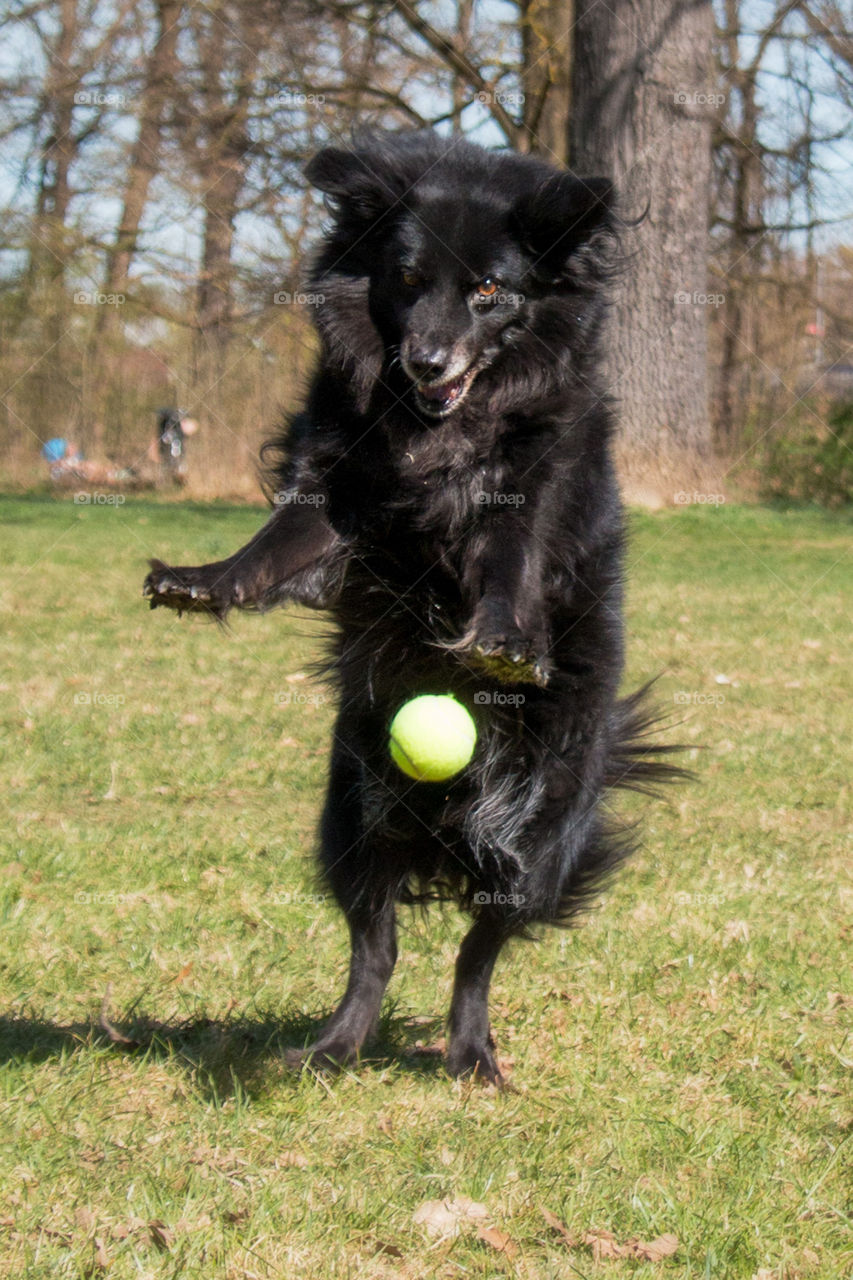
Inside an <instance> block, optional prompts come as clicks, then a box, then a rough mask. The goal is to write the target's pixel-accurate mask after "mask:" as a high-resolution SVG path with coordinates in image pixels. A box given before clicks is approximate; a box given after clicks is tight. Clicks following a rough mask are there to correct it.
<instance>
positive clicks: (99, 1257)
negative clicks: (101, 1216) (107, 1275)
mask: <svg viewBox="0 0 853 1280" xmlns="http://www.w3.org/2000/svg"><path fill="white" fill-rule="evenodd" d="M94 1265H95V1266H96V1267H97V1268H98V1270H99V1271H108V1270H109V1268H110V1265H111V1263H110V1256H109V1254H108V1253H107V1251H106V1249H105V1247H104V1242H103V1240H102V1239H101V1238H100V1236H95V1263H94Z"/></svg>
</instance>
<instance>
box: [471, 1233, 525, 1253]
mask: <svg viewBox="0 0 853 1280" xmlns="http://www.w3.org/2000/svg"><path fill="white" fill-rule="evenodd" d="M477 1235H478V1237H479V1238H480V1240H485V1242H486V1244H490V1245H491V1246H492V1248H493V1249H497V1251H498V1253H503V1254H506V1256H507V1257H508V1258H514V1257H515V1255H516V1254H517V1253H518V1245H517V1244H516V1243H515V1241H514V1240H512V1239H511V1238H510V1237H509V1236H508V1235H507V1233H506V1232H505V1231H498V1229H497V1227H479V1228H478V1229H477Z"/></svg>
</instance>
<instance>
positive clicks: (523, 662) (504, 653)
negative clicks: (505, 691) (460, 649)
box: [466, 634, 550, 688]
mask: <svg viewBox="0 0 853 1280" xmlns="http://www.w3.org/2000/svg"><path fill="white" fill-rule="evenodd" d="M466 660H467V661H468V662H469V663H471V665H473V666H474V667H476V668H477V670H479V671H482V672H483V674H484V675H487V676H489V677H490V678H491V679H492V680H497V681H499V682H500V683H501V684H536V685H539V687H540V688H544V687H545V685H547V683H548V680H549V678H550V671H549V669H548V665H547V662H546V660H545V659H544V658H542V657H540V656H539V655H538V654H537V651H536V646H535V645H533V644H530V643H528V642H526V641H525V640H524V639H523V638H522V637H521V635H519V634H515V635H510V636H507V637H497V638H495V637H488V638H486V639H480V638H477V639H476V640H475V641H474V643H473V645H472V646H471V647H470V648H469V650H468V651H467V654H466Z"/></svg>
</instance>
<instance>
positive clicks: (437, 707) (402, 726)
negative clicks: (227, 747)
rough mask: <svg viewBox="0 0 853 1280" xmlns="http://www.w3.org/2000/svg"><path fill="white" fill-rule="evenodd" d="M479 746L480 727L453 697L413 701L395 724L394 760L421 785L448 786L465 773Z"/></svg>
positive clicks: (392, 735)
mask: <svg viewBox="0 0 853 1280" xmlns="http://www.w3.org/2000/svg"><path fill="white" fill-rule="evenodd" d="M476 745H477V726H476V725H475V724H474V721H473V719H472V718H471V715H470V713H469V712H468V711H466V710H465V708H464V707H463V706H462V704H461V702H457V701H456V699H455V698H453V697H451V696H450V694H449V693H445V694H432V693H424V694H421V696H420V697H419V698H412V700H411V701H410V702H404V703H403V705H402V707H401V708H400V710H399V711H398V712H397V714H396V715H395V717H394V719H393V720H392V721H391V728H390V730H389V743H388V747H389V750H390V752H391V759H392V760H393V761H394V763H395V764H396V765H397V767H398V768H400V769H402V770H403V773H405V774H407V775H408V776H409V777H410V778H415V779H416V780H417V781H418V782H444V781H445V780H446V779H447V778H452V777H453V776H454V774H457V773H461V771H462V770H463V769H464V768H465V766H466V764H468V762H469V761H470V759H471V757H472V755H473V754H474V748H475V746H476Z"/></svg>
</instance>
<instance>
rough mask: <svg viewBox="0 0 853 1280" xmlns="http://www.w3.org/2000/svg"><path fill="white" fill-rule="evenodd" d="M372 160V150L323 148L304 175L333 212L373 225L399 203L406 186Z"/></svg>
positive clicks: (388, 168) (389, 169)
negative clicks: (321, 194) (351, 216)
mask: <svg viewBox="0 0 853 1280" xmlns="http://www.w3.org/2000/svg"><path fill="white" fill-rule="evenodd" d="M371 159H372V157H371V153H370V151H364V150H361V149H359V150H352V151H348V150H345V149H344V148H343V147H324V148H323V150H322V151H318V153H317V155H316V156H314V158H313V159H312V160H310V161H309V162H308V164H307V166H306V168H305V176H306V178H307V179H308V181H309V182H310V183H311V185H312V186H313V187H316V188H317V190H318V191H322V192H323V193H324V194H325V195H326V198H327V203H328V204H329V206H330V208H331V211H332V212H333V213H335V214H337V215H340V214H350V215H355V217H356V218H358V219H359V220H362V221H364V222H372V221H374V220H375V219H376V218H378V217H381V216H382V214H383V213H385V212H387V210H388V209H390V208H391V207H392V205H394V204H396V203H397V201H398V200H399V199H400V196H401V195H402V194H403V190H404V187H403V186H402V184H398V183H395V181H394V176H395V175H394V170H393V168H391V167H386V168H385V169H383V168H382V166H381V165H380V164H372V163H371Z"/></svg>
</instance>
